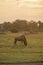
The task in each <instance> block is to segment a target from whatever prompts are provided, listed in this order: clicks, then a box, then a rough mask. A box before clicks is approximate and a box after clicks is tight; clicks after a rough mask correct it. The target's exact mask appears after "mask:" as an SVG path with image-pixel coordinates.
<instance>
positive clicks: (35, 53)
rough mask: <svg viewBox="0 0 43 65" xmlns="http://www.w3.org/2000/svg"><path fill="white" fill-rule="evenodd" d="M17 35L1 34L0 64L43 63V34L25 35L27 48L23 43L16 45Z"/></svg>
mask: <svg viewBox="0 0 43 65" xmlns="http://www.w3.org/2000/svg"><path fill="white" fill-rule="evenodd" d="M21 34H22V33H15V34H12V33H10V34H8V33H6V34H0V62H12V63H13V62H35V61H43V33H42V34H41V33H40V34H28V35H25V36H26V39H27V47H25V46H24V44H21V43H22V42H17V46H15V45H14V38H15V36H19V35H21Z"/></svg>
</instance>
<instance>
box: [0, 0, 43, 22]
mask: <svg viewBox="0 0 43 65" xmlns="http://www.w3.org/2000/svg"><path fill="white" fill-rule="evenodd" d="M16 19H23V20H24V19H25V20H28V21H30V20H34V21H38V20H41V21H42V22H43V0H0V23H3V22H5V21H7V22H8V21H10V22H12V21H14V20H16Z"/></svg>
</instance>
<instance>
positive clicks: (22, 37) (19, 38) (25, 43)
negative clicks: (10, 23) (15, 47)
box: [14, 35, 27, 46]
mask: <svg viewBox="0 0 43 65" xmlns="http://www.w3.org/2000/svg"><path fill="white" fill-rule="evenodd" d="M17 41H23V42H24V45H25V46H27V41H26V38H25V36H24V35H21V36H18V37H15V40H14V44H16V42H17Z"/></svg>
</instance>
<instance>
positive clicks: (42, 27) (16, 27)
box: [0, 19, 43, 33]
mask: <svg viewBox="0 0 43 65" xmlns="http://www.w3.org/2000/svg"><path fill="white" fill-rule="evenodd" d="M8 31H10V32H12V33H16V32H22V31H27V32H29V33H37V32H43V22H41V21H38V22H35V21H33V20H31V21H30V22H28V21H27V20H19V19H17V20H15V21H13V22H12V23H11V22H4V23H1V24H0V32H8Z"/></svg>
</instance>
